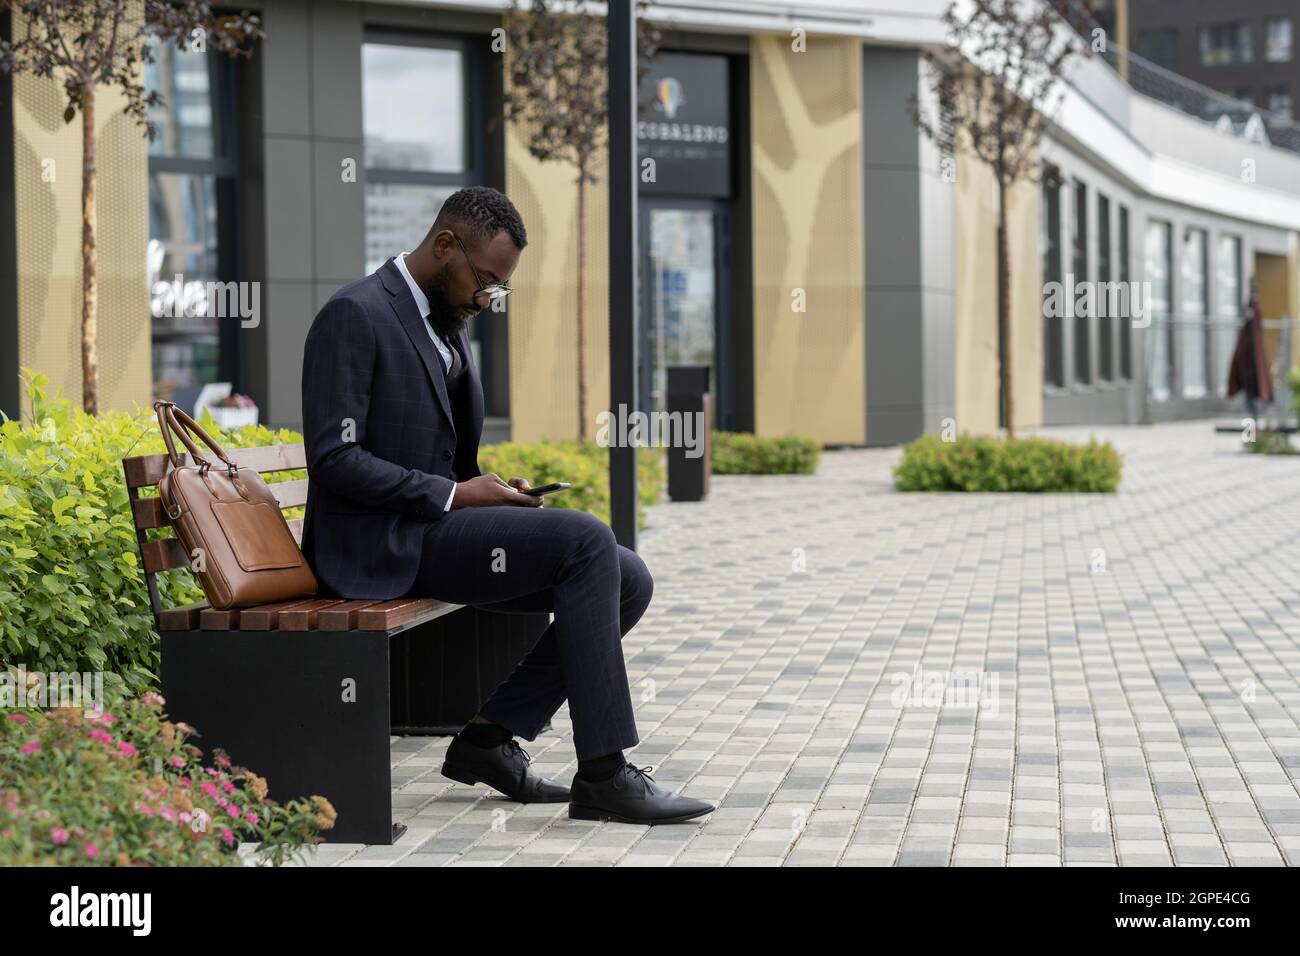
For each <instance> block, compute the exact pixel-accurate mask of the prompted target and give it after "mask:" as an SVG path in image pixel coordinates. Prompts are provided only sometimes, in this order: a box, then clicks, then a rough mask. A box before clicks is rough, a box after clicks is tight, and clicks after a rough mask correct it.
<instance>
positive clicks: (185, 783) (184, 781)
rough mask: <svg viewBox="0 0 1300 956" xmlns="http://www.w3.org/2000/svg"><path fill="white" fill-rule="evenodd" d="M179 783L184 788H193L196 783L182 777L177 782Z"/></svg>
mask: <svg viewBox="0 0 1300 956" xmlns="http://www.w3.org/2000/svg"><path fill="white" fill-rule="evenodd" d="M177 783H179V784H180V785H181V786H182V787H188V786H191V785H192V784H193V783H194V781H193V780H191V779H190V778H189V777H181V778H180V780H178V781H177Z"/></svg>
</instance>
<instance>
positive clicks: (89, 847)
mask: <svg viewBox="0 0 1300 956" xmlns="http://www.w3.org/2000/svg"><path fill="white" fill-rule="evenodd" d="M82 849H83V850H85V851H86V856H88V857H90V858H91V859H92V860H93V859H94V858H95V857H97V856H99V847H97V846H95V844H93V843H87V844H86V845H85V846H83V847H82Z"/></svg>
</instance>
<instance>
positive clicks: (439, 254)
mask: <svg viewBox="0 0 1300 956" xmlns="http://www.w3.org/2000/svg"><path fill="white" fill-rule="evenodd" d="M455 246H456V240H455V239H453V238H452V235H451V230H450V229H440V230H434V231H433V242H432V247H433V255H434V258H435V259H437V260H438V261H439V262H441V261H442V260H443V259H446V258H447V257H448V256H449V255H451V251H452V249H454V248H455Z"/></svg>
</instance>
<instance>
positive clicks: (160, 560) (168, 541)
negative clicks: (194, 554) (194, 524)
mask: <svg viewBox="0 0 1300 956" xmlns="http://www.w3.org/2000/svg"><path fill="white" fill-rule="evenodd" d="M140 555H141V558H142V559H143V561H144V570H145V573H147V574H157V573H158V572H159V571H171V570H172V569H174V568H183V567H187V566H188V565H189V563H190V556H189V555H188V554H186V553H185V546H184V545H183V544H181V542H180V539H179V538H160V539H159V540H157V541H146V542H144V543H143V544H141V545H140Z"/></svg>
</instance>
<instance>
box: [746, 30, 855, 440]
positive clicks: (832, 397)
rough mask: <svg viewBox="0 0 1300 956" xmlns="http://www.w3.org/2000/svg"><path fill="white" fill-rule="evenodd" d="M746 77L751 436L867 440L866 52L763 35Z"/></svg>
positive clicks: (842, 42) (755, 42) (851, 45)
mask: <svg viewBox="0 0 1300 956" xmlns="http://www.w3.org/2000/svg"><path fill="white" fill-rule="evenodd" d="M750 80H751V111H752V126H753V143H752V152H753V197H754V198H753V202H754V209H753V230H754V235H753V242H754V389H755V396H754V399H755V401H754V405H755V409H754V417H755V431H756V432H757V433H758V434H761V435H779V434H786V433H791V432H795V433H800V434H804V435H808V436H811V437H813V438H816V439H818V440H819V441H822V442H825V443H832V444H833V443H854V444H856V443H861V442H864V441H865V440H866V378H865V373H866V361H865V354H864V347H865V346H864V338H863V336H864V329H863V325H864V322H863V293H862V288H863V284H864V281H865V274H864V265H863V250H862V244H863V231H862V56H861V44H860V43H859V41H857V40H856V39H838V38H834V39H833V38H827V37H820V36H811V37H809V38H808V41H807V49H806V51H805V52H802V53H798V52H795V51H793V50H792V49H791V45H790V38H789V37H788V36H783V35H777V36H756V37H753V38H752V40H751V45H750ZM797 290H802V291H803V294H804V296H805V297H806V309H807V311H805V312H798V311H795V308H794V304H795V299H794V296H795V295H796V293H797Z"/></svg>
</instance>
